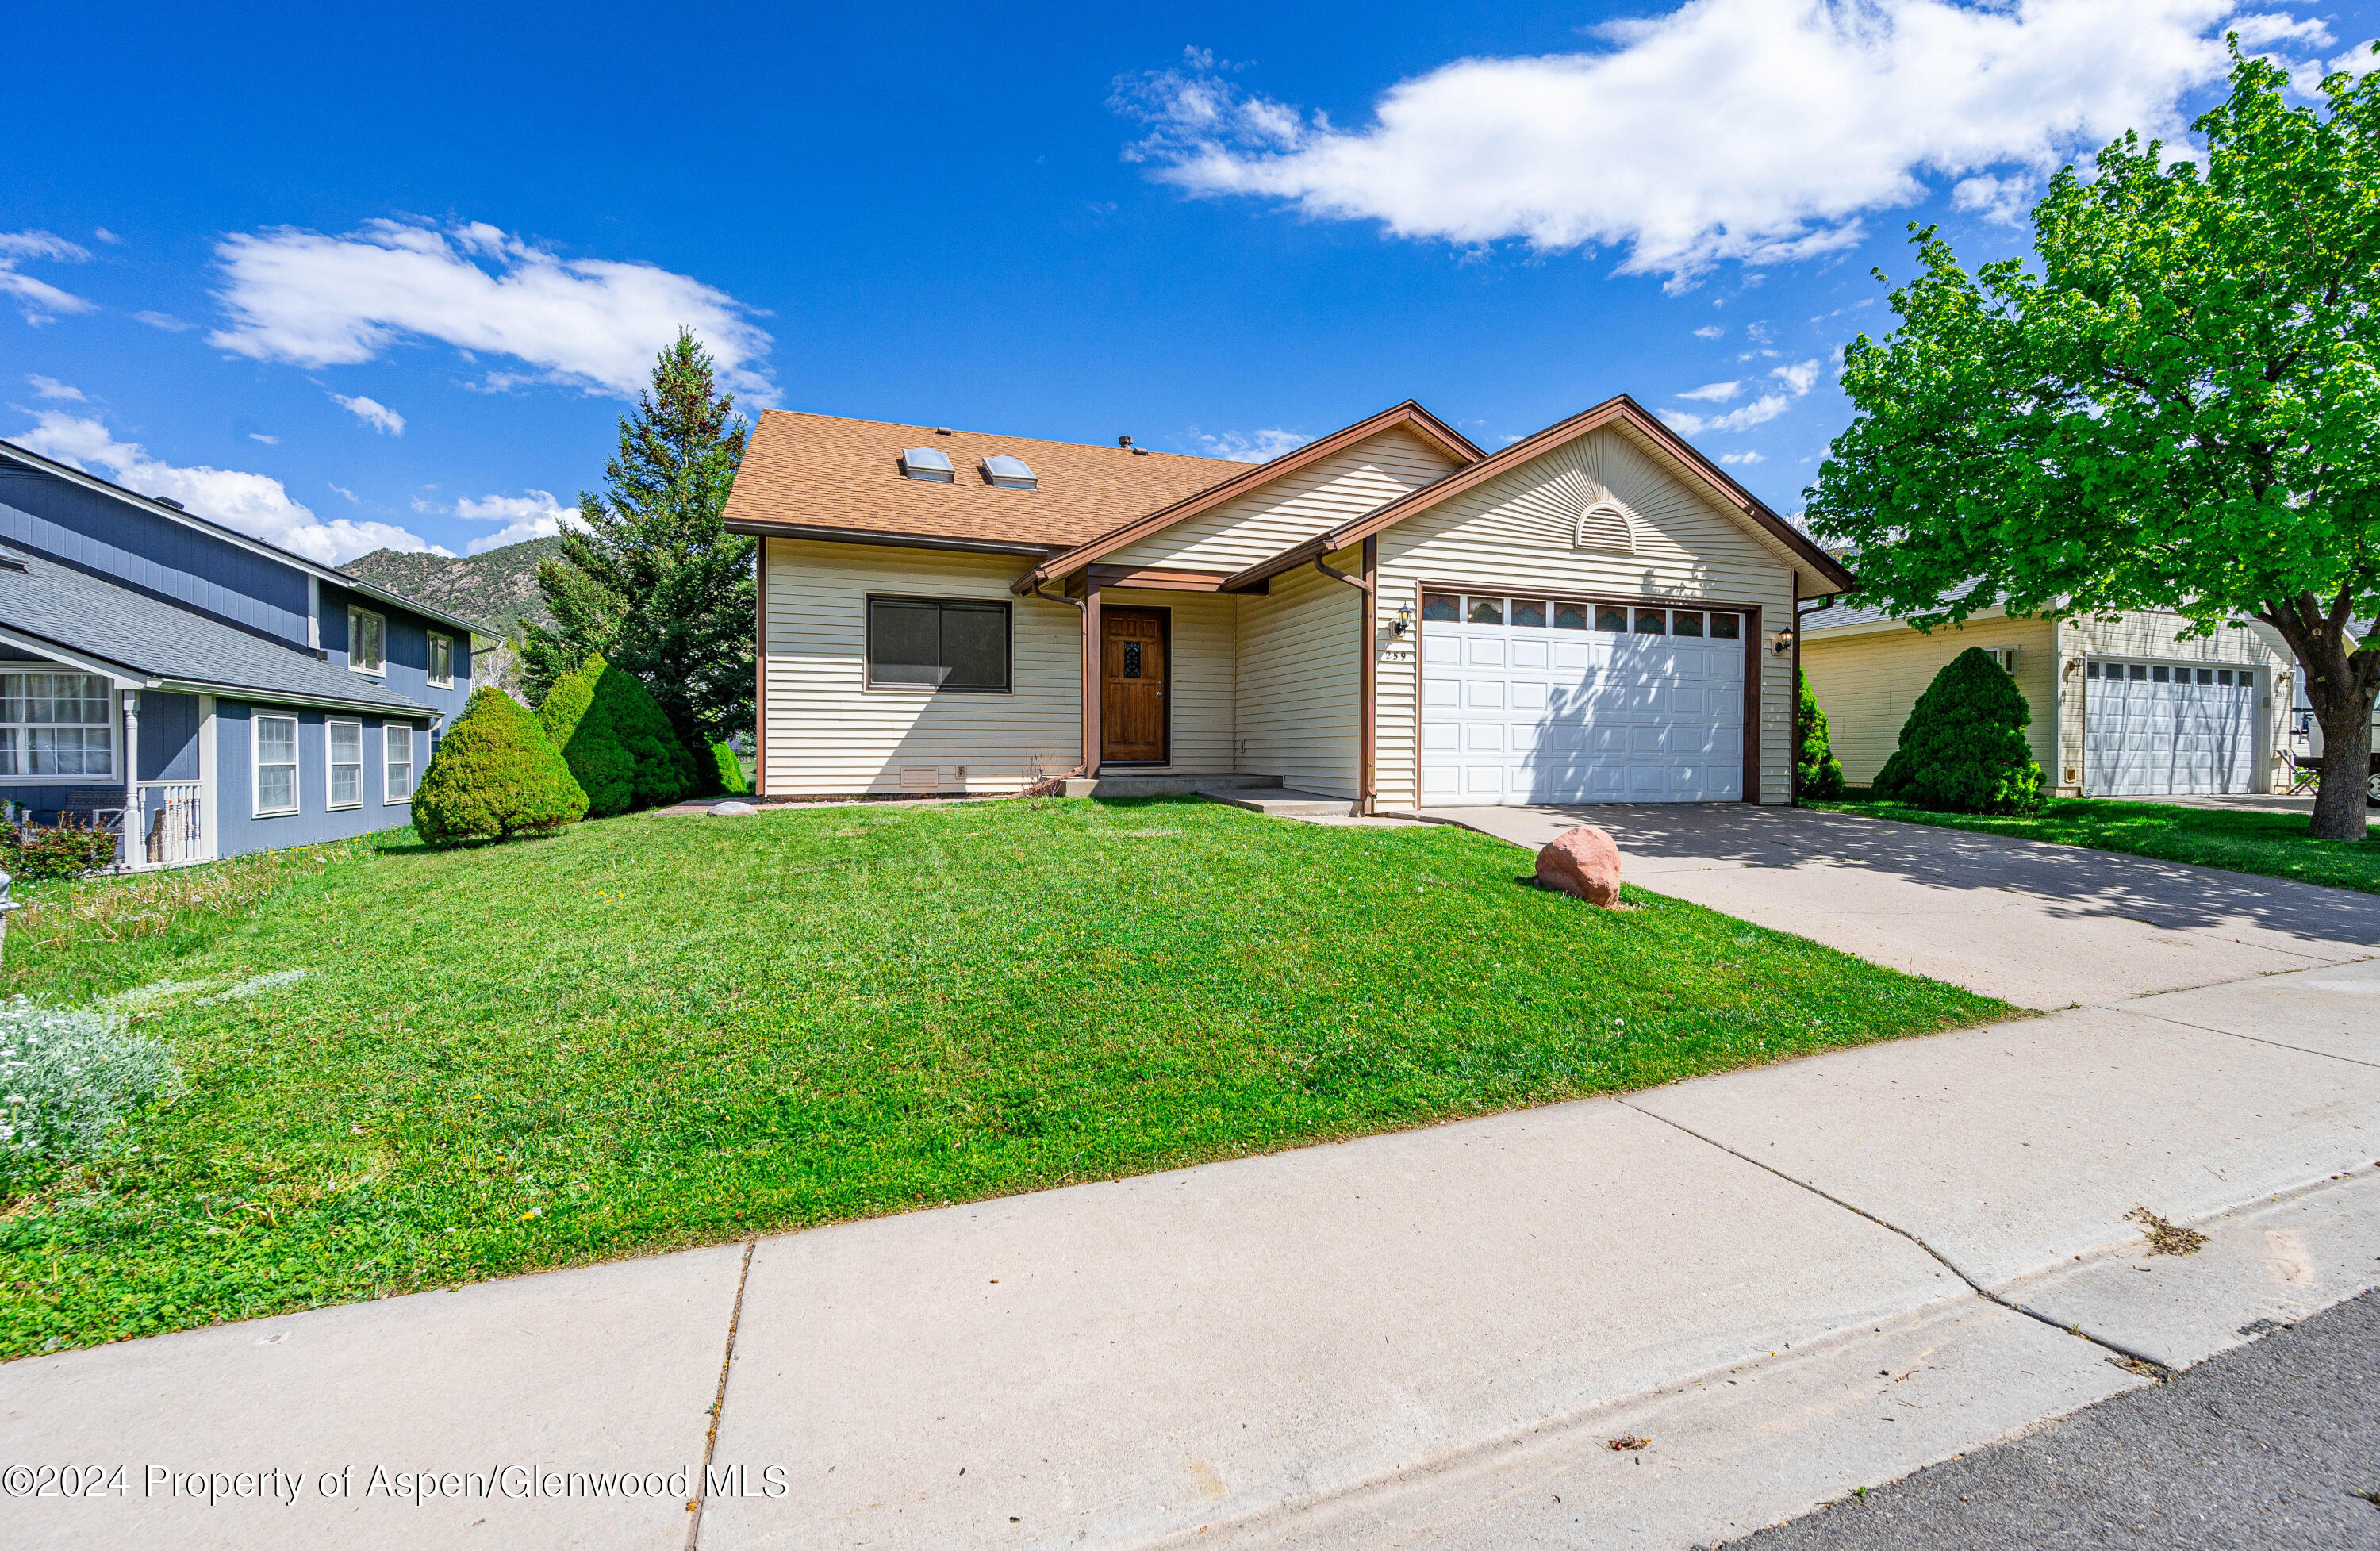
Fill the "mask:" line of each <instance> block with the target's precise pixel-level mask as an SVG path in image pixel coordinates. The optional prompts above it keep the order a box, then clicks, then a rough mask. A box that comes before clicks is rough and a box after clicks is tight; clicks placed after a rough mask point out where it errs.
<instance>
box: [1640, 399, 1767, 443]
mask: <svg viewBox="0 0 2380 1551" xmlns="http://www.w3.org/2000/svg"><path fill="white" fill-rule="evenodd" d="M1791 403H1792V400H1791V399H1789V398H1787V397H1786V396H1785V395H1784V394H1761V395H1760V396H1759V397H1758V398H1755V399H1754V400H1753V401H1752V402H1751V403H1750V404H1747V405H1745V406H1743V408H1741V409H1730V410H1729V411H1728V412H1727V413H1726V414H1724V415H1707V416H1706V415H1691V414H1688V413H1687V412H1686V411H1684V410H1682V409H1664V410H1662V411H1661V418H1662V419H1663V420H1665V421H1667V422H1669V426H1670V430H1674V431H1676V432H1677V433H1678V434H1679V435H1681V436H1700V435H1702V434H1703V433H1704V432H1705V431H1711V430H1718V431H1728V430H1751V429H1752V428H1753V427H1755V426H1756V425H1762V424H1765V423H1767V421H1770V420H1773V419H1775V418H1777V417H1778V416H1779V415H1782V414H1783V413H1785V410H1786V408H1787V407H1788V406H1790V405H1791Z"/></svg>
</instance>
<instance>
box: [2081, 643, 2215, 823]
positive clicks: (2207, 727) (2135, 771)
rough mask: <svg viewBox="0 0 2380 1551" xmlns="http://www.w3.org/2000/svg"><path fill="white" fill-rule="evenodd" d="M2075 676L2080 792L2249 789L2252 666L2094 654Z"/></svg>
mask: <svg viewBox="0 0 2380 1551" xmlns="http://www.w3.org/2000/svg"><path fill="white" fill-rule="evenodd" d="M2083 674H2084V680H2083V684H2084V694H2083V729H2084V731H2083V791H2084V792H2086V793H2088V794H2090V795H2092V796H2094V797H2165V796H2204V795H2211V794H2215V793H2218V792H2251V791H2253V790H2255V778H2256V674H2255V672H2254V670H2253V669H2249V668H2237V669H2234V668H2200V667H2196V666H2194V665H2193V666H2190V667H2183V666H2180V665H2179V664H2172V663H2164V662H2130V661H2117V660H2110V659H2100V658H2094V659H2093V660H2091V662H2090V664H2089V665H2088V666H2087V667H2085V668H2084V669H2083Z"/></svg>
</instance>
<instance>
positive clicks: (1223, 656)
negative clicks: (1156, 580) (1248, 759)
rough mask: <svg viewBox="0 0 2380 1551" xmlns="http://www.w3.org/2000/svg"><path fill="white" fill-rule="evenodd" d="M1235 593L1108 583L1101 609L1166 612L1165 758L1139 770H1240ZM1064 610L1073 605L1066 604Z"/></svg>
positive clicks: (1222, 772)
mask: <svg viewBox="0 0 2380 1551" xmlns="http://www.w3.org/2000/svg"><path fill="white" fill-rule="evenodd" d="M1238 605H1239V600H1238V599H1236V598H1224V597H1220V596H1218V595H1216V594H1214V593H1203V592H1158V591H1154V590H1150V589H1143V588H1105V589H1103V590H1102V591H1101V592H1100V593H1099V606H1100V607H1101V608H1103V609H1162V610H1166V611H1168V612H1171V613H1172V618H1173V628H1172V658H1171V659H1170V660H1168V662H1167V664H1166V673H1167V677H1168V680H1169V682H1168V684H1167V685H1166V690H1165V697H1166V700H1167V702H1168V704H1169V705H1170V707H1171V708H1172V709H1171V714H1172V758H1171V760H1170V761H1169V762H1168V763H1167V764H1165V765H1162V766H1157V767H1149V766H1139V767H1135V769H1137V770H1139V771H1141V772H1143V773H1155V772H1156V771H1157V770H1160V769H1162V770H1181V771H1184V772H1187V773H1191V774H1196V775H1230V774H1233V772H1235V771H1237V770H1238V769H1240V766H1239V764H1238V759H1239V755H1238V752H1237V747H1236V744H1235V741H1234V740H1235V738H1236V736H1237V733H1236V721H1237V711H1236V708H1237V705H1238V698H1239V696H1238V682H1239V661H1238V641H1239V607H1238ZM1067 612H1068V613H1069V615H1071V614H1072V613H1073V611H1072V610H1069V611H1067Z"/></svg>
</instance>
